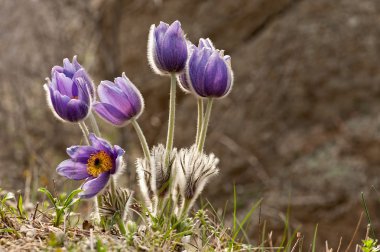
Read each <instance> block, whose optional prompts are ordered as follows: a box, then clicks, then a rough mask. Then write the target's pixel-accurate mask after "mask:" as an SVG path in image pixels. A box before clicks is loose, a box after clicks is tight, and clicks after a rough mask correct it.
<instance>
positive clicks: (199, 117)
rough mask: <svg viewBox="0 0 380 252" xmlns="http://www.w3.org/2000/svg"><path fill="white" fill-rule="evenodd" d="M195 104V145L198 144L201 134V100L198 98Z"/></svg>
mask: <svg viewBox="0 0 380 252" xmlns="http://www.w3.org/2000/svg"><path fill="white" fill-rule="evenodd" d="M197 105H198V122H197V136H196V138H195V144H196V145H198V143H199V137H200V135H201V130H202V124H203V100H202V99H200V98H198V100H197Z"/></svg>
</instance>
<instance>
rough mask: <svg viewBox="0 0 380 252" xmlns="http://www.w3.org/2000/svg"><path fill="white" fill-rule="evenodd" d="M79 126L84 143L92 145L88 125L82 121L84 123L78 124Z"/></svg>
mask: <svg viewBox="0 0 380 252" xmlns="http://www.w3.org/2000/svg"><path fill="white" fill-rule="evenodd" d="M78 125H79V128H80V129H81V130H82V133H83V137H84V141H85V142H86V144H87V145H90V141H89V140H88V134H89V132H88V128H87V126H86V124H85V123H84V122H83V121H82V122H78Z"/></svg>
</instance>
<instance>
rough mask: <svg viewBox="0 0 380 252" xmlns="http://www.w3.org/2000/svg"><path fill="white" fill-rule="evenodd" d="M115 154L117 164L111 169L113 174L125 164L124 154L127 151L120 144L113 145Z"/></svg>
mask: <svg viewBox="0 0 380 252" xmlns="http://www.w3.org/2000/svg"><path fill="white" fill-rule="evenodd" d="M113 149H114V156H115V157H116V160H115V166H114V167H113V168H112V170H111V171H110V173H111V174H115V173H118V172H119V171H120V169H121V168H122V165H123V155H124V153H125V151H124V150H123V149H122V148H121V147H120V146H118V145H114V146H113Z"/></svg>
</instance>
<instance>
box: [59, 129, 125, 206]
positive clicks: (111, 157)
mask: <svg viewBox="0 0 380 252" xmlns="http://www.w3.org/2000/svg"><path fill="white" fill-rule="evenodd" d="M89 139H90V143H91V145H90V146H88V145H85V146H83V145H77V146H72V147H70V148H67V154H68V155H69V156H70V159H67V160H65V161H63V162H61V163H60V164H59V165H58V167H57V173H58V174H59V175H61V176H64V177H66V178H69V179H73V180H83V179H85V180H86V181H85V182H84V184H83V185H82V186H81V189H82V190H83V191H82V192H81V193H80V194H79V197H81V198H83V199H88V198H92V197H94V196H95V195H97V194H98V193H99V192H101V191H102V190H103V189H104V188H105V187H106V185H107V183H108V181H109V180H110V178H111V176H112V175H115V174H118V173H120V172H121V170H122V168H123V155H124V153H125V151H124V150H123V149H122V148H120V147H119V146H117V145H114V146H113V147H112V146H111V145H110V144H109V143H108V142H107V141H106V140H104V139H101V138H98V137H96V136H95V135H94V134H90V135H89Z"/></svg>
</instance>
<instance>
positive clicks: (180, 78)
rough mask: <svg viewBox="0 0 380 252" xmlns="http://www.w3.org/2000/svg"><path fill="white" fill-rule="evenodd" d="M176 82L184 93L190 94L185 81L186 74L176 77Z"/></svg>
mask: <svg viewBox="0 0 380 252" xmlns="http://www.w3.org/2000/svg"><path fill="white" fill-rule="evenodd" d="M177 81H178V84H179V86H180V88H181V89H182V90H183V91H184V92H186V93H190V92H191V90H190V85H189V82H188V81H187V73H186V72H183V73H181V74H178V75H177Z"/></svg>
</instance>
